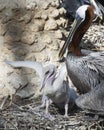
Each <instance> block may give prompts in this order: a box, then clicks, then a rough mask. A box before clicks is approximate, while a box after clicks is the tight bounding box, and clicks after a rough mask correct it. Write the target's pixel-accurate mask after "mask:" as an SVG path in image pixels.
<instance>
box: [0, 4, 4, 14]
mask: <svg viewBox="0 0 104 130" xmlns="http://www.w3.org/2000/svg"><path fill="white" fill-rule="evenodd" d="M4 9H5V5H3V4H0V12H1V11H3V10H4Z"/></svg>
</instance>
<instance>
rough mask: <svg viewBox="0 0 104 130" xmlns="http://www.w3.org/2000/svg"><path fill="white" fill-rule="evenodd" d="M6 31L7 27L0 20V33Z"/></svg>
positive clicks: (2, 33)
mask: <svg viewBox="0 0 104 130" xmlns="http://www.w3.org/2000/svg"><path fill="white" fill-rule="evenodd" d="M6 31H7V28H6V27H5V25H4V24H2V23H1V21H0V35H4V34H5V33H6Z"/></svg>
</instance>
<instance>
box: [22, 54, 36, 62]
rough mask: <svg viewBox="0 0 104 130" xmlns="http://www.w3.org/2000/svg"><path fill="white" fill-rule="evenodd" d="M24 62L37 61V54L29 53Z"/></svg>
mask: <svg viewBox="0 0 104 130" xmlns="http://www.w3.org/2000/svg"><path fill="white" fill-rule="evenodd" d="M24 60H30V61H36V57H35V53H33V52H32V53H29V54H28V55H26V58H25V59H24Z"/></svg>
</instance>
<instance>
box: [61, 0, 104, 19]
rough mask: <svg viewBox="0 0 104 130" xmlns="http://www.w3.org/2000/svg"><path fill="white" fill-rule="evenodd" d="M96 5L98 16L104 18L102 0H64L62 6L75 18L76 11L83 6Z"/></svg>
mask: <svg viewBox="0 0 104 130" xmlns="http://www.w3.org/2000/svg"><path fill="white" fill-rule="evenodd" d="M86 4H87V5H94V6H95V10H96V15H98V16H100V17H103V14H104V7H103V6H104V5H102V2H101V1H100V0H98V1H97V0H63V2H62V6H63V7H64V8H65V9H66V10H67V12H68V14H69V15H71V16H72V17H75V14H76V10H77V9H78V8H79V7H80V6H82V5H86Z"/></svg>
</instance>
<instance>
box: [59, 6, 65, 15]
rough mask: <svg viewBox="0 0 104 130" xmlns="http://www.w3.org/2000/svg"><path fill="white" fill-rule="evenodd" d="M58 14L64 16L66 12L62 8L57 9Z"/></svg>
mask: <svg viewBox="0 0 104 130" xmlns="http://www.w3.org/2000/svg"><path fill="white" fill-rule="evenodd" d="M59 14H60V15H65V14H66V10H65V9H64V8H63V7H62V8H60V9H59Z"/></svg>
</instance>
